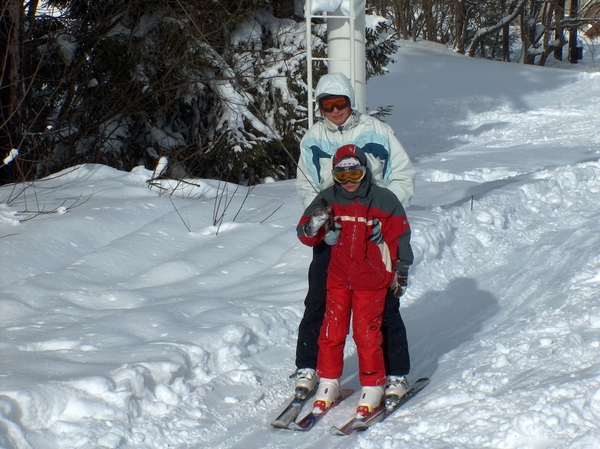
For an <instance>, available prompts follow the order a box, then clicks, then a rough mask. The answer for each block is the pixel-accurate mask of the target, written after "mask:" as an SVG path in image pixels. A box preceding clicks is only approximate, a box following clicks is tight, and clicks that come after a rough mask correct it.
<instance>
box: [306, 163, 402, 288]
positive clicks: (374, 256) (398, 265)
mask: <svg viewBox="0 0 600 449" xmlns="http://www.w3.org/2000/svg"><path fill="white" fill-rule="evenodd" d="M371 182H372V181H371V173H370V171H369V169H368V168H367V173H366V175H365V177H364V178H363V180H362V181H361V185H360V187H359V188H358V190H357V191H356V192H354V193H349V192H347V191H346V190H344V189H343V188H342V187H341V186H340V185H339V184H338V183H335V184H334V185H333V186H331V187H328V188H327V189H325V190H323V191H322V192H321V194H320V196H318V197H317V198H315V199H314V200H313V202H312V203H311V204H310V205H309V206H308V208H307V209H306V210H305V212H304V214H303V215H302V218H301V219H300V222H299V223H298V227H297V233H298V237H299V239H300V241H301V242H302V243H304V244H305V245H308V246H315V245H317V244H318V243H319V242H321V240H323V238H324V237H325V234H326V232H327V230H326V227H325V226H323V227H321V229H319V232H318V233H317V235H315V236H314V237H308V236H307V235H306V234H305V231H304V229H305V225H306V224H307V223H308V221H309V220H310V216H311V214H312V213H313V212H314V211H315V210H317V209H319V208H322V207H323V204H324V203H325V204H327V205H328V206H330V207H331V209H332V214H333V217H334V220H335V221H336V222H338V223H340V224H341V225H342V229H341V233H340V238H339V240H338V242H337V244H335V245H334V246H332V248H331V261H330V264H329V269H328V276H331V277H333V278H334V279H335V280H336V281H337V282H338V283H339V284H340V285H342V286H345V287H347V288H350V289H353V290H371V289H380V288H387V287H389V286H390V285H391V284H392V281H393V278H394V273H395V271H396V270H397V271H406V272H408V267H409V266H410V265H411V264H412V262H413V253H412V249H411V247H410V226H409V224H408V220H407V218H406V214H405V211H404V208H403V207H402V204H401V203H400V201H399V200H398V198H397V197H396V196H395V195H394V194H393V193H392V192H391V191H390V190H388V189H386V188H384V187H379V186H377V185H373V184H372V183H371ZM321 197H322V198H321ZM375 218H377V219H378V220H379V222H380V226H381V232H382V234H383V239H384V242H383V243H381V244H379V245H377V244H376V243H374V242H372V241H371V240H369V237H370V236H371V235H372V230H373V220H374V219H375Z"/></svg>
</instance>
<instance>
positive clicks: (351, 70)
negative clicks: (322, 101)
mask: <svg viewBox="0 0 600 449" xmlns="http://www.w3.org/2000/svg"><path fill="white" fill-rule="evenodd" d="M346 1H348V3H349V8H348V9H349V12H350V15H349V16H344V15H343V14H342V11H341V6H340V7H338V8H337V10H336V11H334V12H333V13H331V15H330V14H327V13H325V14H323V15H318V16H313V15H312V13H311V3H312V2H311V0H306V7H305V11H304V16H305V19H306V45H307V49H306V53H307V57H306V63H307V76H306V84H307V88H308V127H309V128H310V127H311V126H312V124H313V108H314V105H313V91H312V85H313V73H312V70H313V61H314V60H315V59H319V60H320V59H325V60H327V64H328V65H327V71H328V72H329V73H335V72H341V73H343V74H344V75H346V76H347V77H348V79H349V80H350V83H351V84H352V87H353V88H354V91H355V92H356V107H357V109H358V110H359V111H360V112H366V110H367V73H366V72H367V69H366V55H365V53H366V38H365V29H366V18H365V8H366V0H362V1H360V3H359V5H358V6H357V7H356V8H355V2H356V0H346ZM312 17H321V18H324V19H326V21H327V57H326V58H314V57H313V56H312V47H311V44H312V29H311V28H312V27H311V23H312V21H311V19H312Z"/></svg>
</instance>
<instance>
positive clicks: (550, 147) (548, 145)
mask: <svg viewBox="0 0 600 449" xmlns="http://www.w3.org/2000/svg"><path fill="white" fill-rule="evenodd" d="M400 44H401V47H400V49H399V51H398V54H397V57H396V59H397V60H398V62H397V64H394V65H392V66H391V67H390V74H388V75H386V76H384V77H380V78H374V79H372V80H371V81H370V82H369V85H368V101H369V104H370V107H371V108H372V109H374V108H376V107H377V106H380V105H388V104H393V105H394V109H393V115H391V116H388V117H386V121H387V122H388V123H389V124H390V125H391V126H392V127H393V128H394V129H395V130H396V132H397V135H398V137H399V138H400V140H401V141H402V143H403V144H404V145H405V147H406V148H407V150H408V152H409V154H410V155H411V157H412V158H413V161H414V163H415V167H416V169H417V186H416V194H415V196H414V198H413V202H412V205H411V206H410V207H409V208H408V211H407V212H408V216H409V220H410V222H411V226H412V229H413V248H414V251H415V256H416V260H415V265H414V266H413V268H412V269H411V273H410V280H409V289H408V291H407V293H406V295H405V297H403V298H402V301H401V306H402V315H403V318H404V320H405V323H406V326H407V330H408V337H409V344H410V352H411V358H412V365H413V366H412V371H411V374H410V380H411V381H414V380H416V379H417V378H418V377H423V376H428V377H430V378H431V384H430V385H429V386H427V388H425V390H423V391H422V392H421V393H420V394H419V395H418V396H417V397H415V398H414V399H412V400H411V401H410V402H408V403H407V404H406V406H405V407H403V408H402V409H400V410H399V411H398V412H397V413H396V414H395V415H393V416H391V417H390V418H389V419H387V420H386V421H385V422H382V423H380V424H377V425H375V426H374V427H373V428H371V429H370V430H368V431H367V432H365V433H362V434H358V435H353V436H350V437H338V436H333V435H330V434H329V427H330V426H332V425H335V424H339V423H341V422H342V421H343V420H344V419H346V418H347V417H348V416H349V415H350V414H351V413H352V409H353V407H354V405H355V400H354V399H353V398H351V399H348V400H347V401H346V402H345V403H343V404H341V405H340V406H339V407H338V408H337V409H335V410H333V411H332V412H331V413H330V414H329V415H327V416H326V417H325V418H324V419H323V420H322V421H321V422H320V423H319V424H318V425H317V427H315V429H313V430H312V431H311V432H308V433H293V432H289V431H284V430H276V429H273V428H271V426H270V422H271V420H272V419H273V418H275V416H276V415H277V411H278V410H280V409H281V407H282V406H283V405H284V403H285V402H286V401H287V400H288V399H289V397H290V394H291V392H292V380H290V379H289V378H288V376H289V374H290V373H291V372H292V371H293V370H294V364H293V361H294V349H295V343H296V334H297V326H298V323H299V320H300V317H301V314H302V312H303V299H304V295H305V292H306V286H307V283H306V273H307V268H308V264H309V262H310V258H311V250H310V249H309V248H306V247H304V246H303V245H301V244H300V243H299V241H298V240H297V238H296V236H295V225H296V223H297V220H298V219H299V216H300V214H301V212H302V210H301V209H302V208H301V205H300V202H299V200H298V199H297V197H296V194H295V189H294V183H293V180H290V181H283V182H268V183H265V184H262V185H258V186H255V187H253V188H248V187H243V186H235V185H231V184H225V183H222V182H219V181H213V180H203V179H187V180H184V181H183V182H174V181H166V180H160V181H159V180H154V181H152V182H151V183H149V182H148V181H149V180H150V179H151V178H152V176H153V172H152V171H151V170H146V169H144V168H141V167H138V168H137V169H135V170H133V171H132V172H130V173H126V172H122V171H118V170H115V169H112V168H108V167H106V166H100V165H85V166H77V167H74V168H73V169H71V170H67V171H65V172H62V173H60V174H58V175H55V176H52V177H49V178H47V179H44V180H42V181H39V182H36V183H33V184H27V185H18V186H4V187H2V188H0V259H1V260H2V263H1V265H0V288H1V290H0V291H1V293H0V310H1V314H0V351H1V354H2V363H1V364H0V447H2V448H7V449H15V448H19V449H21V448H35V449H37V448H40V449H45V448H167V447H169V448H350V447H352V448H386V449H388V448H415V447H418V448H450V447H453V448H454V447H456V448H459V447H460V448H484V447H490V448H531V449H533V448H536V449H537V448H568V449H576V448H577V449H579V448H596V447H598V441H600V350H599V349H600V301H599V297H600V293H599V289H598V286H599V285H600V255H598V248H599V247H600V232H598V231H599V226H600V225H599V224H598V223H600V161H599V159H600V152H599V138H600V136H599V134H598V129H600V114H598V112H599V106H598V104H599V102H598V94H599V92H600V76H598V74H597V73H594V72H587V71H586V70H588V69H589V68H590V67H589V66H586V65H584V64H577V65H569V64H568V63H562V64H560V68H558V67H557V68H548V67H547V68H540V67H531V66H523V65H519V64H506V63H499V62H492V61H484V60H477V59H472V58H467V57H465V56H460V55H456V54H454V53H453V52H451V51H449V50H447V49H446V48H445V47H444V46H440V45H436V44H432V43H428V42H417V43H413V42H405V41H402V42H400ZM582 62H585V59H584V61H582ZM556 65H557V66H559V64H558V63H556ZM161 168H162V167H161ZM171 192H172V194H171ZM356 365H357V361H356V354H355V349H354V346H353V344H352V343H351V341H349V343H348V345H347V349H346V368H345V373H344V377H343V384H344V385H345V386H347V387H350V388H355V389H357V388H358V387H359V386H358V380H357V376H356V369H357V366H356Z"/></svg>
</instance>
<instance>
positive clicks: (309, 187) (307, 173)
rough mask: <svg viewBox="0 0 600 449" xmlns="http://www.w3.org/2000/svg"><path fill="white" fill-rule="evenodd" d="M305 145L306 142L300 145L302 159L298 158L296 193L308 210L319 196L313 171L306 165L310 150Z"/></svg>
mask: <svg viewBox="0 0 600 449" xmlns="http://www.w3.org/2000/svg"><path fill="white" fill-rule="evenodd" d="M303 143H304V140H303V141H302V143H301V144H300V157H299V158H298V166H297V168H296V193H297V194H298V198H300V201H301V202H302V205H303V206H304V207H305V208H307V207H308V206H309V205H310V204H311V202H312V201H313V200H314V199H315V198H316V196H317V191H316V187H315V186H316V185H317V184H316V182H315V179H314V178H313V175H312V173H311V170H309V168H308V166H307V164H306V158H307V157H308V156H307V154H308V153H307V151H309V150H307V149H306V147H305V146H303Z"/></svg>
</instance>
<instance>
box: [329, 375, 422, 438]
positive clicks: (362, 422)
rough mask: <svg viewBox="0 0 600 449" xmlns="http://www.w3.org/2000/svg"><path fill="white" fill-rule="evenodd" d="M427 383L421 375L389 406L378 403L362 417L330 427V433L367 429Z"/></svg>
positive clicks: (336, 433)
mask: <svg viewBox="0 0 600 449" xmlns="http://www.w3.org/2000/svg"><path fill="white" fill-rule="evenodd" d="M428 383H429V379H428V378H426V377H422V378H421V379H419V380H417V381H416V382H415V383H414V384H413V385H412V387H410V390H408V391H407V392H406V394H405V395H404V396H402V398H400V400H399V401H398V402H397V403H395V404H394V405H393V406H391V407H386V406H385V405H384V404H382V405H380V406H379V407H377V408H376V409H374V410H373V411H372V412H371V413H369V414H368V415H367V416H365V417H364V418H356V417H355V418H352V419H351V420H349V421H348V422H346V423H345V424H343V425H342V426H340V427H336V426H334V427H332V428H331V433H332V434H333V435H350V434H351V433H353V432H357V431H362V430H366V429H368V428H369V427H370V426H371V425H373V424H375V423H377V422H380V421H383V420H384V419H385V418H387V417H388V416H390V415H391V414H392V413H394V412H395V411H396V410H398V409H399V408H400V407H401V406H402V405H404V404H405V403H406V402H408V401H409V400H410V399H411V398H413V397H414V396H415V395H416V394H417V393H418V392H419V391H421V390H422V389H423V388H425V386H426V385H427V384H428Z"/></svg>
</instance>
